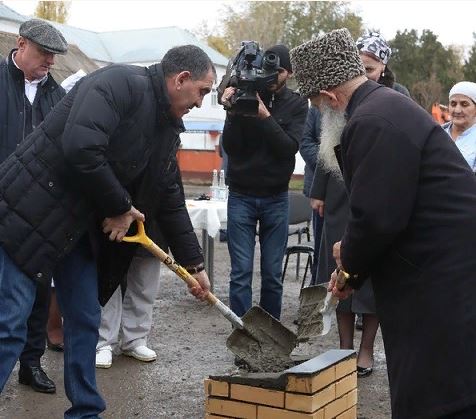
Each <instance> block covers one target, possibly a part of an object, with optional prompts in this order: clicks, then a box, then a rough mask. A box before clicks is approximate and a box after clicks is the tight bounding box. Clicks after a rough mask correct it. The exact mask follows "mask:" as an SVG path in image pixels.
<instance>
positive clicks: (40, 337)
mask: <svg viewBox="0 0 476 419" xmlns="http://www.w3.org/2000/svg"><path fill="white" fill-rule="evenodd" d="M19 33H20V36H19V37H18V39H17V48H15V49H13V50H12V51H10V54H9V55H8V57H7V58H6V59H5V60H3V61H2V62H1V63H0V92H2V95H1V99H0V162H2V161H4V160H5V159H6V158H7V156H8V155H10V154H11V153H13V151H15V149H16V147H17V146H18V144H20V143H21V142H22V141H23V140H24V139H25V137H26V136H27V135H28V134H29V133H30V132H31V131H32V130H33V128H34V127H36V126H37V125H39V124H40V123H41V122H42V121H43V120H44V119H45V117H46V115H47V114H48V113H49V111H50V110H51V108H53V106H54V105H56V104H57V103H58V102H59V101H60V100H61V99H62V97H63V96H64V95H65V92H64V90H63V89H62V88H61V86H59V85H58V84H57V83H56V81H55V80H54V79H53V77H52V76H51V74H50V73H49V69H50V68H51V66H52V65H53V64H54V60H55V54H65V53H66V51H67V48H68V44H67V43H66V41H65V39H64V38H63V36H62V35H61V33H60V32H59V31H58V30H57V29H56V28H54V27H53V26H52V25H50V24H49V23H47V22H45V21H43V20H39V19H31V20H28V21H26V22H24V23H23V24H22V25H21V26H20V30H19ZM49 299H50V284H49V283H44V284H41V285H39V286H38V287H37V289H36V298H35V303H34V304H33V308H32V311H31V315H30V317H29V319H28V332H27V339H26V344H25V348H24V349H23V352H22V354H21V355H20V370H19V381H20V383H22V384H26V385H30V386H31V387H32V388H33V389H34V390H35V391H39V392H42V393H54V392H55V391H56V387H55V384H54V382H53V381H52V380H51V379H50V378H48V376H47V375H46V373H45V372H44V371H43V369H42V368H41V363H40V359H41V357H42V356H43V354H44V353H45V345H46V323H47V320H48V301H49Z"/></svg>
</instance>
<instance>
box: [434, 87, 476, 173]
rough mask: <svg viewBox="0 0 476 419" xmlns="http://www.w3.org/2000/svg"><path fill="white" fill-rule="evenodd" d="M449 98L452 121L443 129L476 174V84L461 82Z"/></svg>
mask: <svg viewBox="0 0 476 419" xmlns="http://www.w3.org/2000/svg"><path fill="white" fill-rule="evenodd" d="M448 96H449V104H448V110H449V114H450V121H449V122H447V123H446V124H443V126H442V127H443V129H444V130H445V131H446V132H447V133H448V135H449V136H450V137H451V138H452V139H453V141H454V142H455V144H456V146H457V147H458V149H459V151H461V154H462V155H463V157H464V158H465V159H466V161H467V162H468V164H469V166H470V167H471V169H473V172H476V83H473V82H470V81H460V82H459V83H456V84H455V85H454V86H453V87H452V88H451V90H450V93H449V95H448Z"/></svg>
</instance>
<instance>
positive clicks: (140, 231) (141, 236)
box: [122, 220, 217, 304]
mask: <svg viewBox="0 0 476 419" xmlns="http://www.w3.org/2000/svg"><path fill="white" fill-rule="evenodd" d="M136 222H137V233H136V234H135V235H134V236H125V237H124V238H123V239H122V240H123V241H125V242H129V243H139V244H141V245H142V246H144V247H145V248H146V249H147V250H148V251H149V252H150V253H152V254H153V255H154V256H156V257H157V258H159V259H160V260H161V261H162V262H163V263H164V264H165V265H166V266H167V268H169V269H170V270H171V271H173V272H175V273H176V274H177V276H179V277H180V278H181V279H183V280H184V281H185V282H186V283H187V285H188V286H189V287H200V284H199V282H198V281H197V280H196V279H195V278H194V277H193V276H192V275H190V274H189V273H188V272H187V270H186V269H185V268H184V267H182V266H180V265H179V264H178V263H177V262H175V260H174V259H172V258H171V257H170V256H169V255H168V254H167V253H165V252H164V251H163V250H162V249H161V248H160V247H159V246H157V245H156V244H155V243H154V242H153V241H152V240H151V239H150V238H149V237H147V234H145V228H144V223H143V222H142V221H139V220H136ZM207 300H208V301H209V302H210V303H211V304H215V303H216V302H217V297H215V295H213V294H212V293H211V292H209V293H208V294H207Z"/></svg>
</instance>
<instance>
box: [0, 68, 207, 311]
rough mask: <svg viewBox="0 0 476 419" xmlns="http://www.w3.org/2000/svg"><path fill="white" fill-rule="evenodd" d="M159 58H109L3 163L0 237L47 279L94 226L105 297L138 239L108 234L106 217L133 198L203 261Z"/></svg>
mask: <svg viewBox="0 0 476 419" xmlns="http://www.w3.org/2000/svg"><path fill="white" fill-rule="evenodd" d="M169 106H170V104H169V101H168V95H167V90H166V84H165V79H164V76H163V71H162V69H161V67H160V65H154V66H151V67H149V68H148V69H146V68H143V67H135V66H124V65H113V66H109V67H106V68H104V69H100V70H98V71H96V72H94V73H92V74H91V75H89V76H87V77H84V78H83V79H82V80H80V81H79V82H78V83H77V84H76V86H75V87H74V88H73V89H72V90H71V91H70V92H69V93H68V94H67V95H66V96H65V97H64V99H63V100H62V101H61V102H60V103H59V104H58V105H57V106H55V108H54V109H53V110H52V111H51V112H50V113H49V115H48V116H47V118H46V119H45V121H44V122H43V123H42V124H41V125H40V126H39V127H38V128H36V129H35V130H34V131H33V132H32V133H31V134H30V135H29V136H28V137H27V138H26V139H25V140H24V141H23V142H22V143H21V144H20V146H19V147H18V148H17V149H16V150H15V152H14V153H13V154H12V155H10V156H9V157H8V158H7V159H6V160H5V162H3V164H2V165H0V244H1V246H2V247H3V248H4V249H5V251H6V252H7V253H8V255H9V256H10V257H11V258H12V259H13V261H14V262H15V264H16V265H17V266H18V268H19V269H21V270H22V271H23V272H24V273H25V274H26V275H28V276H29V277H31V278H32V279H35V280H39V281H45V280H46V281H47V280H49V278H51V276H52V274H53V273H54V269H55V267H56V265H57V263H58V262H59V261H60V260H61V259H62V258H63V257H64V255H65V254H67V253H68V252H69V251H70V250H71V249H72V248H73V247H74V246H75V245H76V243H77V242H78V240H79V239H80V238H81V237H82V236H84V235H85V233H86V232H88V231H89V232H90V233H96V234H93V236H94V237H96V238H97V240H93V241H94V243H95V249H96V254H97V258H98V269H99V274H100V284H101V285H102V286H101V288H100V291H101V293H100V294H101V302H102V303H104V302H105V301H106V300H107V298H108V297H109V296H110V294H111V293H112V292H113V291H114V289H115V288H116V286H117V285H118V283H119V282H120V281H121V279H122V277H123V275H124V274H125V273H126V272H127V269H128V266H129V262H130V260H131V259H132V256H133V253H134V251H135V246H134V245H130V244H125V243H112V242H109V241H108V240H107V239H106V238H105V236H104V235H103V234H101V233H100V231H101V230H100V223H101V221H102V220H103V219H104V217H111V216H116V215H119V214H122V213H124V212H126V211H128V210H129V209H130V207H131V204H133V205H134V206H136V207H137V208H139V209H140V210H141V211H143V212H145V214H146V223H147V225H146V227H147V226H150V221H152V220H156V221H158V223H159V224H160V229H161V231H162V232H163V234H164V235H165V237H166V238H167V241H168V243H169V245H170V248H171V249H172V252H173V254H174V256H175V257H176V258H177V260H178V261H179V262H180V263H182V264H184V265H194V264H197V263H200V262H202V261H203V255H202V253H201V249H200V246H199V245H198V242H197V239H196V236H195V234H194V232H193V228H192V225H191V222H190V218H189V216H188V213H187V209H186V207H185V199H184V194H183V188H182V184H181V178H180V172H179V170H178V166H177V161H176V152H177V148H178V146H179V143H180V139H179V133H180V132H181V131H182V130H183V124H182V122H181V120H173V119H171V118H170V117H169V116H168V109H169Z"/></svg>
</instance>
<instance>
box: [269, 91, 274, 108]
mask: <svg viewBox="0 0 476 419" xmlns="http://www.w3.org/2000/svg"><path fill="white" fill-rule="evenodd" d="M273 103H274V93H273V94H272V96H271V98H270V99H269V103H268V108H269V109H272V108H273Z"/></svg>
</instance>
